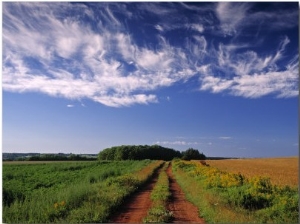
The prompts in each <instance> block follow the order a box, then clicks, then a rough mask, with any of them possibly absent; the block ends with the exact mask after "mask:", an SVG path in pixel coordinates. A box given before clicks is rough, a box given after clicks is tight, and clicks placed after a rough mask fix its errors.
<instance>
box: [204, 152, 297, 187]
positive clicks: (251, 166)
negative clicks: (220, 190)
mask: <svg viewBox="0 0 300 224" xmlns="http://www.w3.org/2000/svg"><path fill="white" fill-rule="evenodd" d="M207 163H208V164H210V165H211V166H213V167H217V168H219V169H221V170H224V171H228V172H234V173H238V172H240V173H242V174H243V175H245V176H246V177H254V176H267V177H269V178H270V180H271V182H272V183H273V184H275V185H280V186H285V185H289V186H298V174H299V172H298V163H299V158H298V157H287V158H265V159H228V160H227V159H226V160H208V161H207Z"/></svg>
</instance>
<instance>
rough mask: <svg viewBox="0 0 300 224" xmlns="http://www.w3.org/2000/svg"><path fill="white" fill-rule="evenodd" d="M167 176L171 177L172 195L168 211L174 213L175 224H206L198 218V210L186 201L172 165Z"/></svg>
mask: <svg viewBox="0 0 300 224" xmlns="http://www.w3.org/2000/svg"><path fill="white" fill-rule="evenodd" d="M167 174H168V176H169V181H170V192H171V194H172V196H171V200H170V202H169V204H168V210H169V211H171V212H173V222H174V223H178V222H181V223H182V222H192V223H205V222H204V220H203V219H201V218H199V216H198V208H197V207H196V206H194V205H193V204H192V203H190V202H189V201H187V200H186V198H185V195H184V193H183V191H182V189H181V188H180V186H179V184H178V183H177V182H176V180H175V178H174V177H173V173H172V166H171V165H170V166H169V167H168V169H167Z"/></svg>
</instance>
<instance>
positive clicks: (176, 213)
mask: <svg viewBox="0 0 300 224" xmlns="http://www.w3.org/2000/svg"><path fill="white" fill-rule="evenodd" d="M160 172H161V169H159V170H158V171H157V172H156V173H155V174H154V175H153V178H152V179H151V181H149V182H148V183H147V184H146V185H145V186H144V187H143V188H141V189H140V190H139V191H138V192H136V193H135V194H134V195H133V196H132V197H130V198H128V200H127V201H126V202H125V203H124V204H123V205H122V206H121V207H120V208H119V210H118V212H117V213H116V214H115V215H113V216H112V217H111V218H110V222H113V223H142V222H143V218H144V217H146V215H147V212H148V210H149V208H150V207H151V205H152V202H151V198H150V194H151V191H152V189H153V187H154V186H155V183H156V182H157V178H158V175H159V173H160ZM167 174H168V177H169V181H170V192H171V194H172V196H171V198H170V201H169V203H168V208H167V209H168V210H169V211H171V212H172V213H173V220H172V222H174V223H178V222H181V223H182V222H192V223H205V222H204V220H203V219H201V218H199V216H198V209H197V207H196V206H194V205H193V204H191V203H190V202H188V201H187V200H186V198H185V195H184V193H183V191H182V190H181V188H180V186H179V185H178V183H177V182H176V180H175V178H174V177H173V173H172V168H171V165H170V166H169V167H168V169H167Z"/></svg>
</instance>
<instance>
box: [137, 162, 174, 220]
mask: <svg viewBox="0 0 300 224" xmlns="http://www.w3.org/2000/svg"><path fill="white" fill-rule="evenodd" d="M169 165H170V163H169V162H166V163H165V164H164V167H163V169H162V171H161V173H160V174H159V177H158V180H157V182H156V184H155V187H154V188H153V190H152V192H151V200H152V206H151V208H150V209H149V211H148V215H147V216H146V217H145V218H144V219H143V222H145V223H149V222H155V223H161V222H170V221H171V220H172V212H170V211H168V210H167V208H166V207H167V202H168V200H169V198H170V196H171V193H170V190H169V178H168V175H167V173H166V169H167V168H168V166H169Z"/></svg>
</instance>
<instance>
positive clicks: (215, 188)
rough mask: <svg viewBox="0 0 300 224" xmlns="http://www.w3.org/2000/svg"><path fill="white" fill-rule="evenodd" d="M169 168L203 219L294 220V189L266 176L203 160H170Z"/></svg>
mask: <svg viewBox="0 0 300 224" xmlns="http://www.w3.org/2000/svg"><path fill="white" fill-rule="evenodd" d="M172 167H173V171H174V173H175V176H176V179H177V181H178V183H179V184H180V185H181V187H182V189H183V190H184V191H185V193H186V195H187V197H188V199H189V200H190V201H191V202H192V203H194V204H195V205H196V206H198V208H199V210H200V211H201V216H202V217H203V218H204V219H205V220H206V221H207V222H212V223H215V222H222V223H224V222H225V223H233V222H238V223H244V222H247V223H257V222H258V223H298V221H299V220H298V216H299V211H298V209H299V195H298V189H297V188H293V187H290V186H284V187H283V186H277V185H273V184H271V182H270V179H269V178H267V177H261V176H253V177H251V178H246V177H245V176H244V175H242V174H240V173H239V174H237V173H231V172H226V171H222V170H219V169H217V168H215V167H211V166H209V165H208V164H206V162H203V161H202V163H200V162H199V161H189V162H187V161H182V160H175V161H173V166H172Z"/></svg>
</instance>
